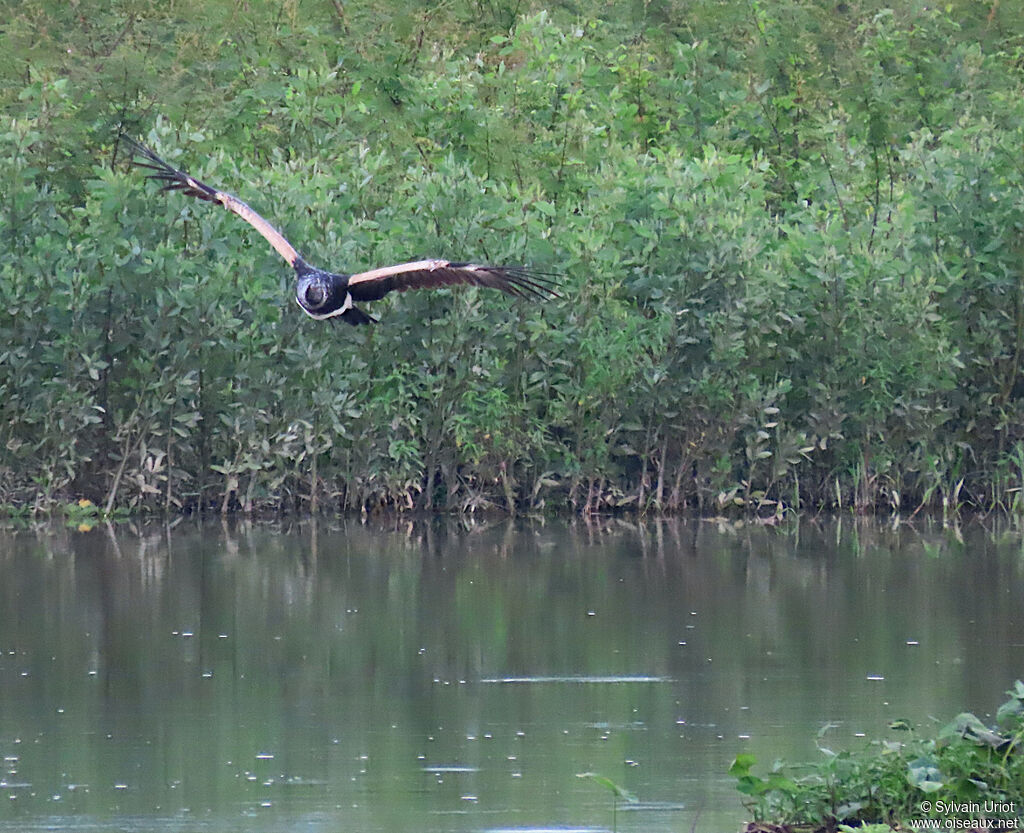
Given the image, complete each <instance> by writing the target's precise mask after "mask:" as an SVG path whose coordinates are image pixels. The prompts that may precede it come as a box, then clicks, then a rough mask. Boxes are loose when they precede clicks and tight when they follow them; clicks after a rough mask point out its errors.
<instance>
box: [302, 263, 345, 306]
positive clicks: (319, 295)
mask: <svg viewBox="0 0 1024 833" xmlns="http://www.w3.org/2000/svg"><path fill="white" fill-rule="evenodd" d="M345 284H346V278H345V276H344V275H333V274H331V273H330V272H321V271H319V270H317V271H310V272H307V273H305V274H302V275H300V276H299V279H298V282H297V283H296V286H295V300H296V301H298V303H299V306H300V307H302V309H303V310H304V311H305V312H306V314H307V315H310V316H312V317H313V318H328V317H330V316H331V315H335V314H337V311H338V310H339V309H341V308H342V307H343V306H344V304H345V298H346V295H347V294H348V293H347V292H346V291H345V289H346V287H345Z"/></svg>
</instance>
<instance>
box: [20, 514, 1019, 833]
mask: <svg viewBox="0 0 1024 833" xmlns="http://www.w3.org/2000/svg"><path fill="white" fill-rule="evenodd" d="M1022 610H1024V556H1022V554H1021V540H1020V538H1019V537H1018V536H1017V535H1002V536H994V535H990V534H987V533H985V532H984V531H982V530H980V529H970V530H967V531H965V532H964V533H963V534H959V533H952V532H945V531H942V530H940V529H935V530H931V529H928V528H926V527H918V528H910V527H907V526H902V527H897V528H892V527H883V526H878V525H874V524H860V523H858V524H852V525H851V524H850V523H849V522H847V523H846V525H845V526H843V525H841V524H838V523H830V524H804V525H802V526H800V527H792V528H787V529H765V528H760V527H743V526H734V525H728V524H716V523H711V522H700V521H660V522H652V523H650V524H647V525H641V526H636V525H633V524H629V523H625V522H620V521H610V522H608V523H606V524H605V525H602V526H583V525H565V524H562V523H555V524H529V523H519V524H513V523H498V524H494V525H479V526H472V525H471V526H465V525H461V524H455V523H450V522H438V521H412V522H410V521H407V520H405V519H402V520H400V521H394V522H390V523H389V524H388V525H385V526H377V527H374V526H372V525H369V524H368V525H363V524H360V523H359V522H355V521H344V520H342V521H338V522H336V523H334V524H321V525H313V524H310V523H299V524H294V525H292V526H289V527H286V528H279V527H271V526H259V525H252V524H246V523H239V524H231V525H205V526H197V525H189V524H187V523H179V524H178V525H177V526H176V527H175V528H173V529H169V528H164V527H159V528H157V527H153V528H148V527H147V528H144V529H142V530H134V531H133V530H123V529H118V530H112V529H108V530H104V529H102V528H97V529H94V530H93V531H92V532H90V533H87V534H79V533H76V532H71V531H67V530H63V529H57V528H47V529H44V530H42V531H36V532H18V533H0V758H2V765H3V769H2V770H0V830H18V831H23V830H25V831H28V830H44V829H45V830H51V829H61V830H76V831H77V830H82V829H90V830H98V831H115V830H118V831H120V830H154V831H206V830H210V831H262V830H268V831H269V830H274V831H290V830H300V829H301V830H303V831H320V830H324V831H328V830H329V831H338V830H358V831H362V832H363V833H374V832H375V831H382V832H383V831H388V832H389V833H390V831H395V830H417V831H481V830H491V831H495V830H515V831H526V830H531V831H539V830H549V829H551V830H555V829H557V830H559V831H562V833H564V831H566V830H574V829H576V830H607V829H610V828H611V826H612V808H611V802H610V799H609V795H608V793H607V791H605V790H603V789H602V788H601V787H600V786H596V785H595V784H594V783H592V782H589V781H588V780H587V779H579V778H577V777H576V776H577V774H579V773H582V772H596V773H600V774H602V775H604V776H607V777H609V778H611V779H613V780H614V781H616V782H617V783H620V784H622V785H623V786H624V787H626V788H627V789H629V790H630V791H631V792H633V793H635V794H636V795H637V796H638V797H639V798H640V800H641V801H640V803H639V804H638V805H636V806H635V807H634V808H633V811H631V812H628V813H620V814H619V815H618V816H617V820H616V822H615V823H616V826H617V829H619V830H622V831H633V830H644V831H669V830H673V831H677V830H680V829H691V828H693V829H696V830H732V829H736V827H737V825H738V823H739V821H740V820H741V819H742V818H743V808H742V806H741V805H740V803H739V798H738V793H736V792H735V790H734V788H733V783H732V780H731V779H730V778H729V777H728V776H727V774H726V772H727V770H728V767H729V764H730V762H731V760H732V758H733V757H734V756H735V755H736V754H737V753H738V752H740V751H744V752H752V753H753V754H755V755H757V756H758V757H759V758H760V759H761V760H763V761H765V762H770V761H771V760H773V759H774V758H776V757H778V756H780V755H781V756H786V757H790V758H794V757H798V758H808V757H813V756H814V755H816V754H818V753H817V752H816V750H815V747H814V738H815V734H816V732H817V730H818V729H819V728H820V727H822V726H823V725H824V724H826V723H829V722H832V723H835V724H838V727H837V728H835V729H833V730H831V734H830V736H829V745H830V747H833V748H835V747H837V746H843V745H846V746H855V745H856V744H858V743H864V741H863V740H861V739H860V736H862V735H864V734H867V735H869V736H874V737H877V736H880V735H883V734H884V733H885V731H886V729H885V727H886V725H887V724H888V723H889V722H890V721H892V720H893V719H895V718H906V719H909V720H910V721H911V722H912V723H915V724H922V723H929V722H930V719H931V716H932V715H934V716H935V717H938V718H940V719H941V718H945V717H949V716H951V715H953V714H955V713H956V712H958V711H960V710H962V709H972V710H976V711H978V712H979V713H985V712H986V711H989V710H991V709H992V708H993V706H995V705H997V704H998V703H999V702H1001V700H1002V693H1003V691H1004V690H1005V689H1006V688H1007V687H1008V686H1009V684H1010V683H1011V682H1012V680H1013V679H1014V678H1015V677H1017V676H1020V674H1021V669H1022V668H1024V662H1022V660H1024V638H1022V637H1021V636H1020V634H1021V633H1024V628H1022V627H1021V625H1022V622H1021V618H1022V614H1021V611H1022Z"/></svg>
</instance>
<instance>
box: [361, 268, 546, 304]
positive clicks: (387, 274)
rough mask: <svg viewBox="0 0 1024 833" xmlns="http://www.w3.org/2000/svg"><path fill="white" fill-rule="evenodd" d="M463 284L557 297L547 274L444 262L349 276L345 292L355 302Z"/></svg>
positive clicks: (528, 270)
mask: <svg viewBox="0 0 1024 833" xmlns="http://www.w3.org/2000/svg"><path fill="white" fill-rule="evenodd" d="M458 284H464V285H469V286H486V287H489V288H491V289H500V290H501V291H502V292H507V293H508V294H509V295H517V296H519V297H521V298H538V299H546V298H557V297H558V293H557V292H555V290H554V289H553V286H554V284H555V282H554V281H553V280H552V279H551V277H550V276H549V275H546V274H545V273H543V272H537V271H534V270H531V269H524V268H523V267H521V266H481V265H480V264H476V263H451V262H449V261H447V260H417V261H413V262H412V263H401V264H398V265H397V266H385V267H383V268H381V269H371V270H370V271H369V272H360V273H358V274H356V275H350V276H349V279H348V291H349V292H350V293H351V295H352V299H353V300H355V301H376V300H378V299H379V298H383V297H384V296H385V295H386V294H387V293H388V292H392V291H398V292H404V291H405V290H407V289H436V288H438V287H442V286H455V285H458Z"/></svg>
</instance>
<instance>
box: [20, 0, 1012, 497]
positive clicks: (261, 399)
mask: <svg viewBox="0 0 1024 833" xmlns="http://www.w3.org/2000/svg"><path fill="white" fill-rule="evenodd" d="M88 6H90V4H89V3H81V4H77V5H76V6H73V7H67V6H65V5H63V4H54V3H52V2H50V0H31V1H30V2H27V3H23V4H20V5H19V7H18V8H17V9H16V10H13V11H12V13H11V15H10V18H9V21H8V22H7V23H6V24H5V25H6V29H5V36H6V37H7V39H8V43H9V46H10V49H9V50H8V53H7V54H6V55H5V56H4V57H3V59H2V61H0V77H2V78H3V79H4V81H5V82H6V83H5V85H3V87H2V88H0V101H3V103H4V105H5V112H6V113H7V116H6V117H5V118H6V120H5V122H4V123H3V125H2V127H0V141H2V145H0V183H2V184H0V190H2V193H3V196H4V199H3V200H2V201H0V241H2V243H3V246H4V251H5V252H6V257H5V258H4V259H3V260H2V261H0V402H2V405H0V407H2V409H3V419H2V420H0V501H2V502H5V503H9V504H14V503H18V504H30V505H33V506H36V507H38V508H46V507H47V506H49V505H50V504H52V503H53V502H54V501H67V500H71V499H77V498H78V497H88V498H90V499H91V500H93V501H94V502H95V503H97V504H99V505H100V506H102V507H103V508H104V509H106V510H111V509H113V508H114V507H126V508H138V509H143V508H145V509H171V510H175V509H195V508H202V507H212V508H216V509H232V508H244V509H246V510H250V509H254V508H278V509H300V510H306V509H309V508H311V507H312V508H318V507H322V506H330V507H335V508H353V509H354V508H367V509H372V508H374V507H377V506H380V505H384V506H393V507H396V508H405V507H421V508H432V509H459V510H472V509H476V508H481V507H485V506H488V505H498V506H502V507H505V508H508V509H513V510H522V509H534V510H536V509H540V508H541V507H544V506H547V507H552V506H554V507H572V508H574V509H575V510H577V511H584V512H590V511H598V510H605V509H618V508H628V509H635V510H640V511H648V510H651V511H674V510H679V509H682V508H684V507H698V508H700V509H703V510H704V511H718V510H720V509H722V508H725V507H728V506H730V505H742V506H747V507H750V508H753V509H756V510H758V511H761V512H762V513H780V512H782V511H784V510H785V508H786V507H792V508H798V507H850V506H852V507H857V508H859V509H870V508H880V507H890V508H893V509H904V510H907V509H909V510H911V511H913V510H914V509H916V508H917V507H918V506H920V505H922V504H934V505H940V506H944V507H946V508H951V509H955V508H956V507H957V506H958V505H959V504H962V503H973V504H974V505H976V506H978V507H983V508H988V507H991V506H1003V507H1004V508H1007V509H1010V510H1013V511H1017V510H1019V509H1021V508H1022V507H1021V502H1020V500H1019V495H1020V489H1021V488H1022V487H1024V432H1022V430H1021V428H1020V426H1021V425H1022V424H1024V420H1022V417H1024V413H1022V407H1021V402H1022V401H1024V376H1022V373H1024V371H1022V368H1021V363H1022V362H1021V359H1022V353H1024V289H1022V285H1024V284H1022V280H1021V266H1020V263H1021V254H1022V243H1021V234H1022V228H1024V197H1022V194H1024V190H1022V185H1024V181H1022V180H1024V173H1022V171H1024V169H1022V167H1021V163H1020V158H1019V148H1020V147H1021V145H1022V138H1024V137H1022V135H1021V126H1020V125H1021V124H1024V118H1022V116H1024V113H1022V111H1021V108H1022V106H1024V105H1022V104H1021V101H1022V100H1024V97H1022V96H1021V94H1020V93H1021V80H1022V79H1021V66H1022V62H1021V60H1020V49H1021V43H1022V37H1024V24H1022V23H1021V21H1019V20H1017V19H1016V18H1015V17H1013V16H1011V15H1009V14H1007V13H1004V12H1003V11H1002V10H1000V8H999V7H998V6H997V5H996V6H993V7H992V8H991V15H990V16H986V15H979V13H978V10H977V7H976V6H975V5H973V4H966V3H965V4H953V5H952V6H949V7H947V8H946V9H944V10H942V11H937V10H933V9H930V10H923V9H922V8H921V7H919V6H916V5H915V6H912V7H911V6H910V5H907V6H906V7H899V8H894V9H886V8H883V7H881V6H878V5H876V4H872V3H863V4H857V5H856V7H855V8H854V7H853V6H849V5H847V4H840V7H837V9H835V10H832V11H827V10H825V9H824V7H821V6H820V4H815V3H810V2H806V0H804V1H801V0H784V1H783V0H779V1H778V2H774V3H769V4H755V5H754V6H749V5H741V4H737V5H729V4H727V5H725V6H722V5H721V4H704V3H698V4H681V3H675V2H671V0H670V2H663V3H657V4H642V5H640V4H633V3H622V4H616V3H612V4H603V5H601V6H600V8H598V7H597V6H594V7H592V8H591V7H589V6H586V4H585V5H584V7H580V8H579V9H578V10H577V13H574V14H572V15H570V14H569V13H568V12H566V11H565V10H561V9H560V10H557V11H556V10H553V11H552V12H551V13H548V12H543V11H539V10H538V9H536V8H528V7H527V6H528V4H522V6H521V7H516V9H512V8H511V7H510V8H505V7H504V6H501V4H482V5H481V4H454V5H450V4H446V5H442V6H440V7H439V6H436V5H435V4H426V3H422V4H421V3H408V4H400V5H399V6H395V5H394V4H389V5H386V4H382V5H380V6H378V5H376V4H375V3H373V2H371V0H365V2H363V3H346V4H333V5H332V4H322V5H321V6H318V7H316V8H310V9H307V8H306V7H305V6H302V8H301V9H300V8H299V6H298V4H289V3H285V4H264V3H259V2H256V3H252V4H250V6H251V9H250V10H249V12H247V13H246V14H245V15H244V16H243V15H241V13H240V12H239V11H238V7H237V6H236V5H235V4H221V3H213V4H210V3H182V4H176V5H175V7H174V12H173V15H174V16H173V18H172V17H171V13H170V12H163V11H159V10H158V11H152V10H150V9H149V8H148V7H145V8H143V7H142V6H139V5H138V4H133V3H121V4H115V5H114V6H113V7H104V8H103V9H99V8H98V7H97V9H94V10H92V11H94V12H95V14H93V13H91V12H90V10H89V8H87V7H88ZM119 130H127V131H128V132H130V133H133V134H136V135H139V136H140V138H143V139H145V140H147V141H149V142H150V143H152V144H153V145H154V146H155V147H156V149H157V151H158V152H160V153H161V154H163V155H165V156H166V157H167V158H168V159H169V161H171V162H172V163H173V164H177V165H180V166H182V167H184V168H186V169H188V170H189V171H190V172H191V173H193V174H194V175H196V176H198V177H200V178H205V179H208V180H209V181H211V182H213V183H216V184H217V185H219V186H220V187H222V188H224V189H226V190H229V191H232V192H233V193H237V194H238V195H239V196H240V197H241V198H243V199H245V200H247V201H248V202H250V203H251V204H252V205H253V206H254V207H255V208H256V209H257V210H258V211H261V212H262V213H264V214H265V215H266V216H267V217H268V218H269V219H271V220H272V221H273V222H275V223H276V224H277V225H279V226H280V227H281V229H282V231H283V232H284V233H285V234H286V235H287V236H288V237H289V239H291V240H292V241H293V242H294V243H295V244H296V245H297V246H298V247H299V248H300V250H302V252H303V254H304V255H306V256H307V257H308V258H309V259H310V260H312V261H313V262H315V263H319V264H322V265H325V266H327V267H328V268H333V269H335V270H339V271H340V270H348V271H357V270H359V269H363V268H368V267H370V266H373V265H376V264H384V263H389V262H399V261H402V260H407V259H412V258H417V257H423V256H447V257H451V258H453V259H461V258H474V259H484V260H489V261H495V262H510V263H526V264H531V265H534V266H536V267H539V268H543V269H550V270H554V271H557V272H560V273H562V275H563V278H562V289H561V293H562V296H563V297H562V299H561V300H557V301H553V302H550V303H546V304H544V305H531V304H523V303H515V302H509V301H508V300H506V299H504V298H502V297H500V296H497V295H496V294H494V293H486V292H477V291H464V292H456V293H420V294H416V293H411V294H408V295H404V296H401V297H399V298H395V299H388V300H385V301H383V302H380V303H378V304H376V305H375V309H374V314H376V315H379V316H380V317H381V318H382V323H381V324H380V325H379V326H378V327H375V328H373V329H372V331H369V330H356V329H353V328H348V327H343V326H331V325H330V324H324V323H318V322H314V321H311V320H308V319H306V318H305V317H304V316H303V315H302V314H301V312H300V311H299V310H298V309H297V308H296V307H295V305H294V303H293V302H292V300H291V280H292V279H291V276H290V275H289V274H288V270H287V268H286V267H285V266H284V264H283V263H282V262H281V261H280V259H279V258H277V256H276V255H275V254H274V252H273V251H271V250H270V249H269V247H267V246H266V245H265V243H264V241H263V240H262V239H261V238H259V236H258V235H257V234H255V232H253V231H252V230H251V229H249V228H247V227H246V226H245V225H244V224H243V223H240V222H239V221H238V219H237V218H235V217H233V216H231V215H230V214H228V213H227V212H224V211H219V210H217V209H216V208H215V207H211V206H209V205H206V204H202V203H198V202H195V201H191V200H189V199H188V198H185V197H182V196H180V195H177V194H171V195H161V194H159V193H158V192H157V191H156V189H155V188H154V186H152V185H151V184H147V183H146V182H145V181H144V179H143V177H142V176H141V175H140V174H139V172H138V171H132V170H130V169H128V168H127V166H126V165H125V164H124V162H125V159H124V155H125V154H124V149H122V148H118V146H117V144H116V136H117V133H118V131H119Z"/></svg>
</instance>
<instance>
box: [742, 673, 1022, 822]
mask: <svg viewBox="0 0 1024 833" xmlns="http://www.w3.org/2000/svg"><path fill="white" fill-rule="evenodd" d="M1007 693H1008V695H1009V699H1008V700H1007V701H1006V702H1005V703H1004V704H1003V705H1002V706H1000V708H999V710H998V712H997V715H996V719H997V726H996V727H995V728H989V727H987V726H986V725H985V724H984V723H982V721H981V720H979V719H978V718H977V717H975V716H974V715H973V714H970V713H963V714H960V715H958V716H957V717H956V718H954V719H953V720H952V721H951V722H950V723H949V724H947V725H946V726H944V727H943V728H942V729H941V731H940V732H939V733H938V735H937V736H936V737H934V738H925V737H917V736H911V737H910V738H909V739H906V740H896V739H892V740H880V741H874V742H872V743H871V744H870V745H869V746H868V747H867V748H866V749H862V750H859V751H852V752H851V751H841V752H838V753H837V752H833V751H831V750H829V749H827V748H825V747H822V746H820V745H819V748H820V749H821V751H822V753H823V754H824V755H825V761H824V762H823V763H814V764H805V765H789V764H785V763H783V762H781V761H776V762H775V764H774V765H773V766H772V769H771V771H770V772H769V773H768V774H767V775H766V776H760V775H757V774H755V773H754V772H753V770H754V767H755V766H756V764H757V761H756V759H755V758H754V756H752V755H748V754H743V755H739V756H737V758H736V760H735V761H734V762H733V765H732V767H731V768H730V770H729V772H730V774H731V775H733V776H734V777H735V778H736V779H737V789H738V790H739V791H740V792H741V793H742V794H743V795H745V796H748V801H747V803H746V806H747V808H748V809H749V810H750V812H751V813H752V815H753V818H754V822H755V827H756V825H757V824H760V823H768V824H783V825H809V826H811V827H812V828H813V829H835V826H836V825H843V824H846V825H854V826H856V828H857V829H859V830H862V829H864V826H865V825H886V826H891V825H897V824H899V825H903V826H906V824H907V823H908V822H910V821H913V820H918V819H924V818H936V819H948V818H951V817H953V816H955V817H956V818H959V819H972V820H977V819H978V817H979V814H978V812H977V811H975V810H974V809H973V808H974V807H977V806H984V805H986V804H987V805H988V806H990V807H994V808H996V809H995V810H993V811H992V812H991V813H989V814H987V815H989V816H990V817H991V818H997V819H1013V818H1015V817H1018V816H1015V815H1014V814H1013V813H1012V812H1009V813H1007V812H1003V809H1004V808H1006V807H1008V806H1015V807H1017V808H1019V807H1021V806H1024V683H1022V682H1021V681H1019V680H1018V681H1017V682H1015V683H1014V687H1013V688H1012V689H1011V690H1010V691H1009V692H1007ZM890 728H891V729H892V730H893V731H899V732H903V733H906V732H912V729H911V727H910V726H909V724H907V723H906V721H895V722H894V723H893V724H891V725H890ZM823 733H824V731H823ZM823 733H822V734H823ZM937 806H938V808H940V809H941V810H942V812H940V809H933V808H936V807H937ZM949 808H958V809H954V810H951V811H950V812H946V810H949ZM951 813H952V815H951Z"/></svg>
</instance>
